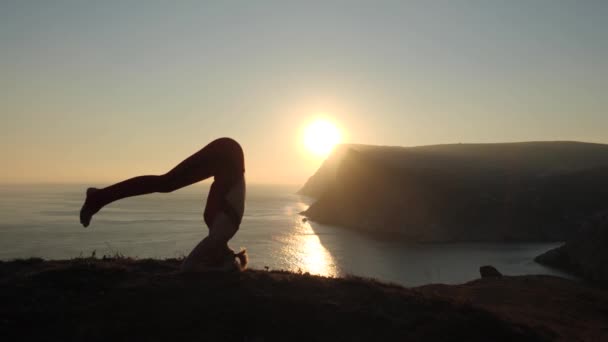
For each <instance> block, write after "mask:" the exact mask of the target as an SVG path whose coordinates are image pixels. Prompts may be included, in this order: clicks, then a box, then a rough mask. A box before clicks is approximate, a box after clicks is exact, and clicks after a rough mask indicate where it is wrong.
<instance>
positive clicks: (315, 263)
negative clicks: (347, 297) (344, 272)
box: [283, 203, 339, 277]
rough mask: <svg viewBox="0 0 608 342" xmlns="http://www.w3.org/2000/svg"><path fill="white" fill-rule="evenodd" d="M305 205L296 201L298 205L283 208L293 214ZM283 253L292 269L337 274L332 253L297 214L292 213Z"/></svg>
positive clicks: (325, 274) (321, 273)
mask: <svg viewBox="0 0 608 342" xmlns="http://www.w3.org/2000/svg"><path fill="white" fill-rule="evenodd" d="M306 207H307V205H306V204H304V203H298V207H296V208H293V207H290V208H285V210H286V212H288V211H289V212H294V214H295V211H296V210H297V212H301V211H303V210H305V209H306ZM283 255H285V256H287V258H288V259H289V264H290V265H291V270H292V271H298V270H301V271H302V272H309V273H310V274H317V275H322V276H327V277H336V276H339V272H338V271H337V268H336V265H335V262H334V259H333V257H332V255H331V254H330V253H329V251H328V250H327V249H326V248H325V246H323V244H322V243H321V240H320V239H319V236H318V235H317V234H316V233H315V231H314V230H313V229H312V227H311V226H310V223H309V222H303V221H302V216H299V215H297V214H296V215H294V226H293V231H292V232H291V234H290V235H289V237H288V238H287V241H285V243H284V247H283Z"/></svg>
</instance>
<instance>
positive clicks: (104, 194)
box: [80, 138, 240, 227]
mask: <svg viewBox="0 0 608 342" xmlns="http://www.w3.org/2000/svg"><path fill="white" fill-rule="evenodd" d="M226 142H232V143H234V144H236V142H234V141H233V140H232V139H228V138H220V139H217V140H214V141H212V142H211V143H209V144H208V145H207V146H205V147H203V148H202V149H201V150H200V151H198V152H196V153H195V154H193V155H192V156H190V157H188V158H187V159H186V160H184V161H182V162H181V163H179V164H178V165H177V166H176V167H174V168H173V169H172V170H171V171H169V172H167V173H166V174H164V175H148V176H139V177H134V178H130V179H127V180H125V181H122V182H119V183H116V184H114V185H111V186H108V187H106V188H103V189H95V188H89V189H88V190H87V194H86V195H87V197H86V200H85V203H84V205H83V206H82V209H81V210H80V223H82V225H83V226H85V227H87V226H88V225H89V224H90V222H91V218H92V217H93V215H95V213H97V212H98V211H99V210H101V208H103V207H104V206H106V205H108V204H110V203H112V202H114V201H117V200H120V199H123V198H126V197H132V196H139V195H145V194H150V193H154V192H161V193H167V192H172V191H175V190H177V189H180V188H183V187H185V186H188V185H191V184H194V183H197V182H200V181H202V180H204V179H207V178H209V177H211V176H215V175H217V173H218V172H223V170H224V169H225V167H224V166H223V165H224V164H225V163H226V160H228V158H227V157H226V156H225V154H226V153H230V151H229V150H228V151H227V152H226V149H227V148H226V146H230V144H227V143H226ZM236 145H237V146H238V144H236ZM239 148H240V147H239Z"/></svg>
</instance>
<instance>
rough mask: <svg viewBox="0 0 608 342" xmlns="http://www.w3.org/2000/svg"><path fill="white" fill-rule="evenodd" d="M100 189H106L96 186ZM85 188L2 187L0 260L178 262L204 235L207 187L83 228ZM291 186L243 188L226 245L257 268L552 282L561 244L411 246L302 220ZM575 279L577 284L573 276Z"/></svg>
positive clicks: (124, 203) (101, 216)
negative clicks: (488, 268)
mask: <svg viewBox="0 0 608 342" xmlns="http://www.w3.org/2000/svg"><path fill="white" fill-rule="evenodd" d="M93 185H94V186H98V187H102V186H103V184H93ZM87 186H88V185H74V184H69V185H66V184H53V185H49V184H28V185H13V184H11V185H0V260H4V261H7V260H12V259H17V258H29V257H40V258H44V259H71V258H78V257H89V256H91V255H95V256H96V257H102V256H104V255H107V256H125V257H133V258H141V259H143V258H176V257H177V258H179V257H183V256H186V255H188V253H189V252H190V250H191V249H192V248H193V247H194V246H195V245H196V244H197V243H198V242H199V241H200V240H201V239H203V238H204V237H205V236H206V235H207V233H208V230H207V227H206V225H205V224H204V222H203V209H204V205H205V201H206V196H207V192H208V189H209V184H208V183H207V182H203V183H201V184H197V185H194V186H191V187H188V188H184V189H181V190H178V191H175V192H173V193H170V194H150V195H145V196H139V197H131V198H126V199H123V200H121V201H118V202H115V203H112V204H110V205H109V206H107V207H105V208H104V209H102V210H101V211H100V212H99V213H97V214H96V215H95V216H94V217H93V221H92V224H91V225H90V226H89V227H88V228H83V227H82V226H81V225H80V223H79V218H78V213H79V210H80V207H81V206H82V203H83V201H84V192H85V189H86V188H87ZM297 189H298V188H297V187H295V186H280V185H255V184H254V185H248V187H247V200H246V209H245V216H244V217H243V222H242V225H241V227H240V229H239V231H238V232H237V234H236V236H235V237H234V238H233V239H232V240H231V241H230V243H229V244H230V246H231V247H232V248H233V249H235V250H238V249H240V248H246V249H247V251H248V254H249V260H250V267H252V268H255V269H269V270H289V271H294V272H303V273H305V272H309V273H311V274H317V275H322V276H327V277H343V276H351V275H353V276H360V277H367V278H376V279H378V280H381V281H384V282H390V283H396V284H400V285H404V286H419V285H424V284H432V283H443V284H461V283H465V282H468V281H471V280H473V279H477V278H479V267H480V266H482V265H493V266H494V267H496V268H497V269H498V270H499V271H500V272H502V273H503V274H506V275H524V274H548V275H557V276H562V277H567V278H572V277H570V276H568V275H567V274H565V273H562V272H559V271H557V270H554V269H551V268H547V267H545V266H542V265H540V264H538V263H536V262H534V257H535V256H537V255H539V254H541V253H543V252H545V251H547V250H549V249H552V248H555V247H557V246H559V245H560V243H558V242H557V243H556V242H552V243H479V242H475V243H412V242H409V241H403V240H399V239H394V238H382V237H378V236H375V235H374V234H372V233H363V232H359V231H353V230H350V229H348V228H344V227H337V226H332V225H326V224H320V223H316V222H313V221H310V220H305V219H304V217H303V216H301V215H300V213H301V212H302V211H304V210H306V208H308V206H309V205H310V204H311V203H312V202H313V199H311V198H308V197H305V196H300V195H298V194H296V192H297ZM574 279H575V278H574Z"/></svg>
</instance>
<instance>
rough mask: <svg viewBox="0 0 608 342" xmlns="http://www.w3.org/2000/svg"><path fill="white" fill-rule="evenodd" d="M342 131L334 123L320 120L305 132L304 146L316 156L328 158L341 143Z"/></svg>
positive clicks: (311, 124) (310, 125)
mask: <svg viewBox="0 0 608 342" xmlns="http://www.w3.org/2000/svg"><path fill="white" fill-rule="evenodd" d="M340 138H341V136H340V130H339V129H338V128H337V127H336V125H334V124H333V123H331V122H329V121H327V120H323V119H319V120H316V121H313V122H312V123H310V124H309V125H308V126H306V128H305V130H304V146H305V147H306V149H307V150H308V151H309V152H311V153H312V154H314V155H317V156H320V157H326V156H327V155H329V153H330V152H331V150H332V149H333V148H334V146H336V144H338V143H340Z"/></svg>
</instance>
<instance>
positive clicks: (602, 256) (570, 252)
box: [535, 211, 608, 285]
mask: <svg viewBox="0 0 608 342" xmlns="http://www.w3.org/2000/svg"><path fill="white" fill-rule="evenodd" d="M606 246H608V211H604V212H602V213H599V214H597V215H594V216H593V217H592V218H591V219H590V220H589V221H587V222H586V223H585V224H583V225H582V226H581V227H580V229H579V230H578V231H577V233H576V234H574V235H573V237H572V238H571V239H570V240H569V241H567V242H566V243H565V244H564V245H563V246H560V247H558V248H556V249H552V250H550V251H548V252H546V253H544V254H542V255H539V256H538V257H537V258H536V259H535V260H536V261H537V262H539V263H541V264H545V265H548V266H552V267H556V268H559V269H562V270H564V271H568V272H572V273H574V274H577V275H580V276H581V277H583V278H586V279H589V280H591V281H594V282H598V283H601V284H603V285H608V249H607V248H606Z"/></svg>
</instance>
